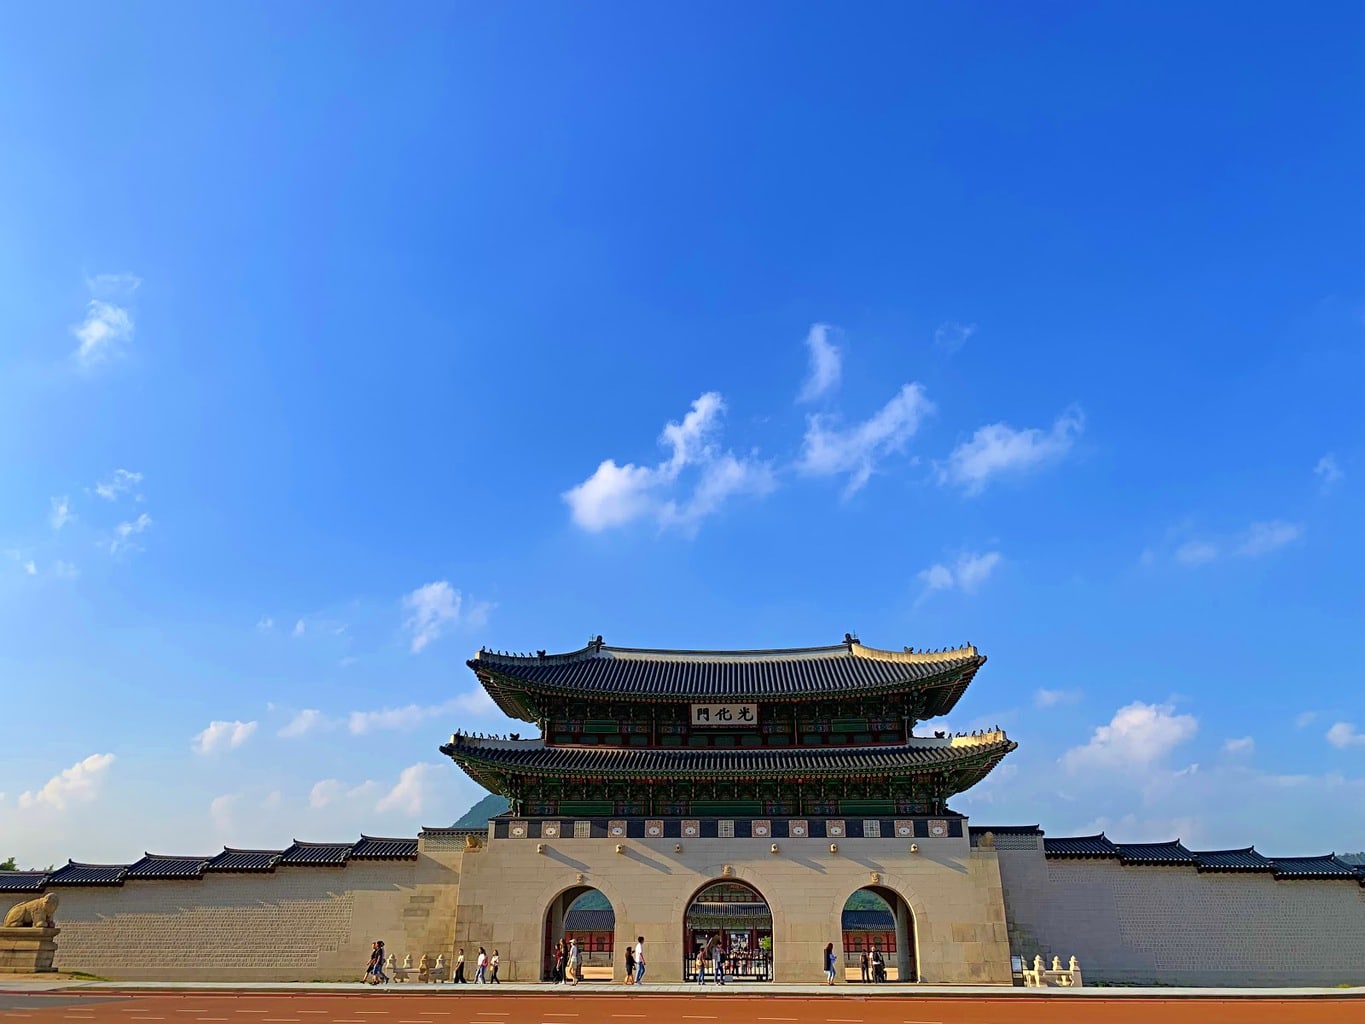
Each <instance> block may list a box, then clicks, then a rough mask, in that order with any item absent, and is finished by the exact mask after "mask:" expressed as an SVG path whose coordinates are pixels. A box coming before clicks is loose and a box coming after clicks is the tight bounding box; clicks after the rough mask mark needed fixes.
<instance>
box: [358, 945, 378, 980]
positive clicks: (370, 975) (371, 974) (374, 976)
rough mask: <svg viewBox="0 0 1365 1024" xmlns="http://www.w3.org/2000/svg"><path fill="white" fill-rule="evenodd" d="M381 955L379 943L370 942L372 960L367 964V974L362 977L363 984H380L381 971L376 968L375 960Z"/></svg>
mask: <svg viewBox="0 0 1365 1024" xmlns="http://www.w3.org/2000/svg"><path fill="white" fill-rule="evenodd" d="M378 957H379V943H377V942H371V943H370V960H369V963H367V964H366V965H365V976H364V977H363V978H361V979H360V983H361V984H362V985H378V984H379V973H378V971H377V970H376V968H375V961H376V960H377V959H378Z"/></svg>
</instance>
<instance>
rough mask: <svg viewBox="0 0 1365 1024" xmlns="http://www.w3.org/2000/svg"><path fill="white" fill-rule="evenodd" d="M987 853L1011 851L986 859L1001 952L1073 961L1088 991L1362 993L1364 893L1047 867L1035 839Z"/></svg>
mask: <svg viewBox="0 0 1365 1024" xmlns="http://www.w3.org/2000/svg"><path fill="white" fill-rule="evenodd" d="M997 843H998V844H999V845H1000V846H1001V847H1004V846H1007V845H1008V846H1011V847H1016V848H1014V849H1003V848H1002V849H998V850H997V852H998V855H999V861H1000V876H1001V881H1002V883H1003V886H1004V895H1005V906H1006V910H1007V914H1008V917H1009V935H1010V947H1011V949H1012V951H1013V952H1014V953H1016V954H1021V955H1023V956H1024V957H1025V958H1026V959H1028V960H1031V959H1032V958H1033V956H1034V954H1035V953H1041V954H1042V955H1043V956H1044V957H1045V958H1046V959H1047V960H1048V962H1051V958H1052V957H1053V956H1054V955H1056V956H1060V957H1061V958H1062V961H1063V963H1065V962H1066V960H1067V958H1068V957H1070V956H1072V955H1074V956H1076V957H1077V959H1078V960H1079V961H1080V964H1081V971H1082V974H1083V976H1084V978H1085V983H1086V984H1087V985H1089V984H1093V983H1095V982H1113V983H1130V984H1161V985H1191V986H1228V987H1237V986H1259V985H1278V986H1295V985H1329V986H1330V985H1339V984H1342V983H1345V982H1351V983H1354V984H1356V985H1359V984H1362V983H1365V963H1363V962H1362V960H1361V956H1360V950H1362V949H1365V888H1362V887H1361V886H1360V885H1359V884H1357V883H1356V882H1355V881H1353V880H1281V881H1276V880H1275V878H1274V876H1273V875H1271V874H1270V873H1268V872H1265V873H1231V872H1202V873H1201V872H1199V871H1196V870H1195V869H1194V868H1193V867H1190V866H1187V867H1146V866H1137V865H1129V866H1124V865H1122V864H1120V863H1119V862H1118V861H1116V860H1108V859H1106V860H1071V859H1047V858H1045V857H1044V856H1043V853H1042V849H1041V846H1042V840H1041V839H1040V838H1038V837H1032V836H1030V837H1024V836H1000V837H998V838H997ZM1028 844H1034V845H1035V848H1034V849H1027V848H1022V849H1021V848H1018V847H1027V845H1028Z"/></svg>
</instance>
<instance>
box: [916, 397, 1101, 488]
mask: <svg viewBox="0 0 1365 1024" xmlns="http://www.w3.org/2000/svg"><path fill="white" fill-rule="evenodd" d="M1084 429H1085V417H1084V415H1083V414H1082V413H1081V411H1080V410H1079V409H1069V410H1067V411H1066V412H1064V413H1062V415H1060V416H1058V417H1057V419H1056V421H1054V422H1053V424H1052V428H1051V429H1050V430H1047V431H1044V430H1041V429H1039V428H1038V427H1030V428H1028V429H1026V430H1015V429H1014V428H1013V427H1011V426H1010V425H1009V424H1007V423H992V424H989V425H988V426H984V427H979V428H977V431H976V433H975V434H973V435H972V438H971V440H970V441H964V442H963V443H962V444H960V445H958V446H957V447H956V448H954V449H953V451H952V453H951V454H950V455H949V456H948V462H947V464H946V465H944V466H941V467H940V468H939V481H940V482H941V483H946V484H956V485H957V486H960V487H962V488H963V489H964V490H965V491H966V492H967V493H968V494H979V493H981V491H983V490H984V489H985V487H986V485H987V484H988V483H989V482H990V481H991V480H992V479H993V478H995V477H997V476H1000V475H1002V474H1007V473H1022V472H1026V471H1027V470H1030V469H1034V468H1037V467H1039V466H1042V465H1044V464H1046V463H1048V462H1054V461H1056V460H1057V459H1060V458H1061V457H1062V456H1064V455H1065V454H1066V453H1067V452H1069V451H1070V450H1071V446H1072V445H1073V444H1075V441H1076V438H1077V437H1079V436H1080V434H1081V432H1082V431H1083V430H1084Z"/></svg>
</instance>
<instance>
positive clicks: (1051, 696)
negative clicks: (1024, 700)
mask: <svg viewBox="0 0 1365 1024" xmlns="http://www.w3.org/2000/svg"><path fill="white" fill-rule="evenodd" d="M1080 699H1081V691H1080V690H1045V689H1039V690H1035V691H1034V693H1033V705H1034V707H1039V708H1055V707H1058V706H1060V705H1062V704H1075V703H1076V702H1077V701H1079V700H1080Z"/></svg>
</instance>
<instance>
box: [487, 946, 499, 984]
mask: <svg viewBox="0 0 1365 1024" xmlns="http://www.w3.org/2000/svg"><path fill="white" fill-rule="evenodd" d="M489 962H490V963H492V965H493V976H492V977H491V978H489V979H488V983H489V984H490V985H501V984H502V982H500V981H499V980H498V964H499V963H501V962H502V960H501V958H500V957H499V956H498V951H497V950H496V949H495V950H493V959H492V960H491V961H489Z"/></svg>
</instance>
